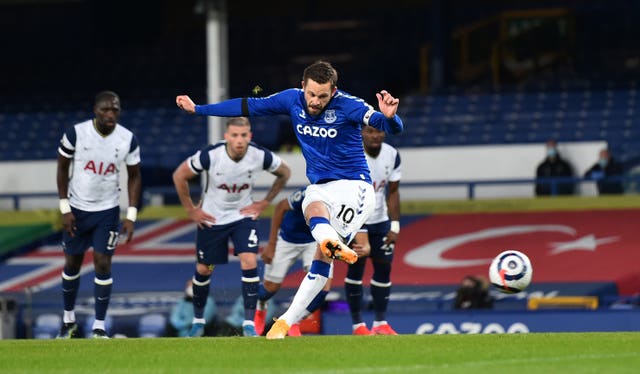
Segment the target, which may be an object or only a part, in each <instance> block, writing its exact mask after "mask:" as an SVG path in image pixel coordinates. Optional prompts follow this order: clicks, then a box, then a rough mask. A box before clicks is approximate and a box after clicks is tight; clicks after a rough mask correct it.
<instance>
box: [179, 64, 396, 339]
mask: <svg viewBox="0 0 640 374" xmlns="http://www.w3.org/2000/svg"><path fill="white" fill-rule="evenodd" d="M301 83H302V88H301V89H297V88H291V89H287V90H284V91H280V92H278V93H275V94H272V95H270V96H267V97H264V98H235V99H229V100H225V101H222V102H220V103H216V104H207V105H196V104H195V103H194V102H193V101H192V100H191V99H190V98H189V96H186V95H179V96H177V97H176V104H177V106H178V107H179V108H181V109H183V110H184V111H186V112H188V113H195V114H199V115H209V116H221V117H230V116H239V115H243V116H264V115H277V114H287V115H289V117H290V118H291V122H292V125H293V126H294V131H295V134H296V137H297V139H298V142H299V143H300V146H301V149H302V154H303V156H304V158H305V161H306V168H307V170H306V175H307V178H308V179H309V182H311V185H309V186H308V187H307V190H306V196H305V199H304V200H303V202H302V209H303V211H304V216H305V219H306V221H307V224H308V225H309V228H310V231H311V235H313V237H314V239H315V240H316V242H317V243H318V244H319V247H318V251H317V253H316V256H315V260H314V261H313V263H312V264H311V268H310V270H309V276H307V277H305V278H304V280H303V281H302V283H301V285H300V288H299V289H298V292H297V293H296V296H295V297H294V299H293V301H292V303H291V306H290V308H289V309H288V310H287V311H286V312H285V313H284V314H283V315H282V316H281V317H280V318H279V319H278V320H277V321H276V323H274V325H273V326H272V328H271V330H270V331H269V332H268V333H267V338H268V339H282V338H284V337H285V335H286V333H287V331H288V329H289V327H290V326H291V324H292V323H295V322H297V321H298V320H299V319H300V318H301V317H302V316H303V315H304V314H305V312H306V306H307V305H309V303H310V302H311V300H312V299H313V298H314V297H315V296H316V295H317V294H318V293H319V292H320V291H321V290H322V288H323V287H324V285H325V283H326V281H327V279H328V276H329V270H330V268H331V263H332V260H333V259H338V260H342V261H345V262H347V263H349V264H351V263H354V262H356V261H357V259H358V254H357V253H356V251H354V250H352V249H351V248H349V247H348V245H347V244H349V242H350V241H352V240H353V239H354V237H355V233H356V232H357V231H358V230H359V229H360V228H361V227H362V225H363V224H364V223H365V221H366V220H367V218H368V217H369V215H370V214H371V213H372V212H373V210H374V208H375V197H374V190H373V186H372V183H371V177H370V175H369V167H368V166H367V161H366V158H365V156H364V150H363V146H362V134H361V129H362V125H365V126H372V127H374V128H377V129H380V130H383V131H385V132H387V133H391V134H397V133H400V132H401V131H402V130H403V123H402V120H401V119H400V117H398V116H397V114H396V112H397V109H398V104H399V100H398V99H397V98H395V97H393V96H392V95H391V94H390V93H389V92H387V91H386V90H382V91H380V92H378V93H376V97H377V99H378V107H379V111H377V110H375V109H374V108H373V107H372V106H371V105H369V104H367V103H366V102H365V101H364V100H362V99H360V98H358V97H355V96H352V95H349V94H348V93H346V92H344V91H341V90H338V88H337V83H338V73H337V71H336V70H335V69H334V68H333V66H332V65H331V64H330V63H328V62H326V61H317V62H314V63H313V64H311V65H309V66H307V67H306V68H305V69H304V72H303V75H302V82H301Z"/></svg>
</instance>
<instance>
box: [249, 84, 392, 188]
mask: <svg viewBox="0 0 640 374" xmlns="http://www.w3.org/2000/svg"><path fill="white" fill-rule="evenodd" d="M247 107H248V111H249V114H250V115H252V116H263V115H275V114H288V115H289V116H290V117H291V123H292V125H293V128H294V131H295V133H296V136H297V138H298V141H299V142H300V146H301V148H302V153H303V155H304V158H305V160H306V163H307V178H308V179H309V181H310V182H311V183H316V182H318V181H321V180H336V179H349V180H363V181H367V182H369V183H371V177H370V175H369V167H368V166H367V160H366V158H365V156H364V149H363V146H362V135H361V133H360V131H361V126H362V125H363V124H364V125H370V126H373V127H375V128H378V129H381V130H384V131H387V132H391V133H397V132H400V131H402V121H401V120H400V118H399V117H398V116H395V117H394V118H393V119H387V118H386V117H385V116H384V115H383V114H382V113H380V112H377V111H375V110H374V109H373V108H372V107H371V105H369V104H367V103H366V102H364V101H363V100H362V99H359V98H357V97H355V96H351V95H349V94H347V93H345V92H343V91H340V90H338V91H337V92H336V93H335V94H334V95H333V97H332V98H331V101H329V104H328V105H327V107H326V108H325V110H324V111H323V112H322V113H321V114H320V115H318V116H312V115H310V114H309V113H308V112H307V111H306V102H305V99H304V91H303V90H302V89H296V88H291V89H288V90H285V91H281V92H278V93H275V94H273V95H271V96H267V97H264V98H248V99H247Z"/></svg>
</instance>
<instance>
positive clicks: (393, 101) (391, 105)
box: [376, 90, 400, 118]
mask: <svg viewBox="0 0 640 374" xmlns="http://www.w3.org/2000/svg"><path fill="white" fill-rule="evenodd" d="M376 97H377V98H378V107H379V108H380V112H381V113H382V114H384V116H385V117H387V118H393V116H395V115H396V112H397V111H398V104H399V103H400V99H397V98H395V97H393V96H392V95H391V94H390V93H389V92H387V91H386V90H382V91H380V92H379V93H376Z"/></svg>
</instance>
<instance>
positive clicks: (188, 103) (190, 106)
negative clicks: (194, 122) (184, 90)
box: [176, 95, 196, 114]
mask: <svg viewBox="0 0 640 374" xmlns="http://www.w3.org/2000/svg"><path fill="white" fill-rule="evenodd" d="M176 105H178V108H180V109H182V110H184V111H185V112H187V113H191V114H193V113H195V112H196V104H195V103H194V102H193V100H191V98H190V97H189V96H187V95H178V96H177V97H176Z"/></svg>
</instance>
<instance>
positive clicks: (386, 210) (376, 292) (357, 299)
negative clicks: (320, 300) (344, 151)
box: [344, 127, 402, 335]
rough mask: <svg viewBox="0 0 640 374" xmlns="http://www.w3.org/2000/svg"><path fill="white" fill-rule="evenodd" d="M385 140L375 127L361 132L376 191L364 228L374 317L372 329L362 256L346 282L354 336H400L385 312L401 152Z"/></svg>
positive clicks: (396, 223)
mask: <svg viewBox="0 0 640 374" xmlns="http://www.w3.org/2000/svg"><path fill="white" fill-rule="evenodd" d="M384 138H385V134H384V132H383V131H379V130H376V129H374V128H372V127H365V128H363V129H362V140H363V144H364V151H365V155H366V156H367V163H368V164H369V169H370V170H371V179H372V181H373V189H374V190H375V192H376V208H375V210H374V212H373V214H372V215H371V216H370V217H369V219H368V220H367V222H366V225H365V228H366V229H367V232H368V235H369V243H370V245H371V253H370V254H369V256H368V258H370V259H371V265H372V266H373V275H372V277H371V281H370V292H371V298H372V300H373V311H374V314H375V317H374V321H373V327H372V329H371V330H369V329H368V328H367V325H366V323H365V322H364V321H363V320H362V314H361V309H362V299H363V292H362V289H363V288H362V277H363V275H364V269H365V266H366V264H367V257H361V258H358V261H357V262H355V263H354V264H351V265H349V269H348V271H347V276H346V278H345V280H344V290H345V295H346V298H347V303H348V304H349V310H350V312H351V319H352V323H353V334H354V335H372V334H376V335H397V333H396V332H395V331H394V330H393V328H391V326H390V325H389V324H388V323H387V321H386V312H387V305H388V303H389V295H390V293H391V262H392V261H393V249H394V246H395V243H396V240H397V239H398V234H399V233H400V221H399V220H400V192H399V186H400V178H401V177H402V170H401V162H400V154H399V153H398V150H397V149H395V148H394V147H392V146H391V145H389V144H387V143H384Z"/></svg>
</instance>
